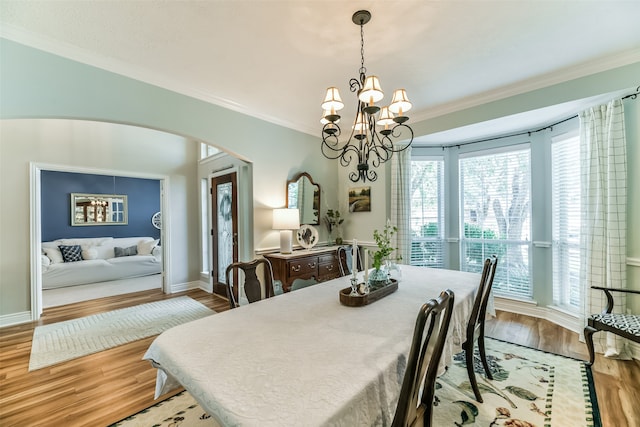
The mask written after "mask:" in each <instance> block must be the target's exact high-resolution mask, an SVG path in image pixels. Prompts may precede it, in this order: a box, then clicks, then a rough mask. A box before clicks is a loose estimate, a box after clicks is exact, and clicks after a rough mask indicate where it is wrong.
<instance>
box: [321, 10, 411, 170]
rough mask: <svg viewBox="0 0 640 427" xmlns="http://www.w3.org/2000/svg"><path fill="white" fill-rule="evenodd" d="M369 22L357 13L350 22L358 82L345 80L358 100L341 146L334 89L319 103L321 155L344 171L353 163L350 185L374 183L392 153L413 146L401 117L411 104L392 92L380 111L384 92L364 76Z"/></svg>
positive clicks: (402, 93)
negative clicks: (355, 31)
mask: <svg viewBox="0 0 640 427" xmlns="http://www.w3.org/2000/svg"><path fill="white" fill-rule="evenodd" d="M370 19H371V13H370V12H369V11H367V10H360V11H358V12H356V13H354V14H353V17H352V18H351V20H352V21H353V23H354V24H356V25H359V26H360V70H359V74H360V76H359V78H352V79H351V80H349V90H350V91H351V92H353V93H355V94H356V95H357V96H358V103H357V109H356V114H355V119H354V121H353V125H352V126H351V130H350V132H349V137H348V138H347V139H346V141H343V142H341V141H340V137H341V135H342V130H341V128H340V126H339V124H338V123H339V122H340V114H339V113H338V112H339V111H340V110H342V109H343V108H344V103H343V102H342V98H341V97H340V92H339V91H338V88H337V87H334V86H332V87H329V88H327V93H326V95H325V97H324V101H323V102H322V111H323V113H322V118H321V120H320V123H321V124H322V154H323V155H324V156H325V157H326V158H328V159H332V160H335V159H339V161H340V165H342V166H343V167H348V166H349V165H350V164H351V162H352V161H356V162H357V171H351V172H350V173H349V179H350V180H351V181H353V182H358V181H362V182H366V181H375V180H376V179H377V178H378V173H377V172H376V171H375V170H373V169H372V168H377V167H378V166H380V165H381V164H383V163H384V162H386V161H387V160H389V159H391V157H392V156H393V153H397V152H399V151H402V150H406V149H407V147H409V146H410V145H411V143H412V142H413V129H411V127H409V126H408V125H407V124H406V122H407V120H409V117H407V116H406V115H405V114H406V112H407V111H409V110H410V109H411V106H412V105H411V102H409V99H408V97H407V92H406V90H404V89H396V90H395V91H394V92H393V96H392V98H391V103H389V105H387V106H384V107H380V105H377V103H380V101H382V100H383V99H384V92H383V91H382V87H381V85H380V79H378V77H377V76H374V75H369V76H368V75H367V69H366V68H365V66H364V25H365V24H366V23H367V22H369V20H370Z"/></svg>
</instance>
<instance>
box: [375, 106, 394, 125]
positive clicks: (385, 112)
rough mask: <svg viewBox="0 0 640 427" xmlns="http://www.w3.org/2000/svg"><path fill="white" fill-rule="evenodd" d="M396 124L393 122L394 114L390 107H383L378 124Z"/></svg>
mask: <svg viewBox="0 0 640 427" xmlns="http://www.w3.org/2000/svg"><path fill="white" fill-rule="evenodd" d="M394 123H395V122H394V121H393V113H392V112H391V111H389V107H382V109H381V110H380V116H379V117H378V121H377V122H376V124H377V125H378V126H385V125H392V124H394Z"/></svg>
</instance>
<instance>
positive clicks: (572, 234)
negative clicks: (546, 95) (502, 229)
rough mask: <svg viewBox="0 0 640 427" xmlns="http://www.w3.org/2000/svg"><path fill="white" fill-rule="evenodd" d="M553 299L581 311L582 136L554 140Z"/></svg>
mask: <svg viewBox="0 0 640 427" xmlns="http://www.w3.org/2000/svg"><path fill="white" fill-rule="evenodd" d="M551 177H552V178H551V181H552V184H551V185H552V187H551V210H552V248H553V303H554V305H556V306H558V307H561V308H564V309H566V310H569V311H572V312H576V313H579V312H580V310H581V305H582V304H581V292H580V211H581V209H580V139H579V137H578V136H569V137H563V138H558V139H555V140H553V141H552V143H551Z"/></svg>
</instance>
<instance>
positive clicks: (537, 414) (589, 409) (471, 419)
mask: <svg viewBox="0 0 640 427" xmlns="http://www.w3.org/2000/svg"><path fill="white" fill-rule="evenodd" d="M485 343H486V347H487V359H488V361H489V366H490V367H491V371H492V372H493V376H494V379H493V381H489V380H486V378H485V377H484V375H483V373H484V371H483V370H482V367H481V364H480V359H479V358H478V357H476V362H477V363H476V366H474V368H475V370H476V372H477V374H476V378H477V379H478V383H479V387H480V391H481V393H482V398H483V400H484V403H478V402H477V401H476V400H475V399H474V397H473V392H472V391H471V386H470V384H469V378H468V376H467V369H466V365H465V361H464V360H465V358H464V353H459V354H457V355H456V356H455V357H454V363H453V365H452V366H450V367H449V369H448V370H447V372H446V373H445V374H444V375H442V376H441V377H439V378H438V381H437V384H436V399H435V406H434V416H433V425H434V426H509V427H533V426H536V427H555V426H558V427H567V426H571V427H582V426H584V427H601V422H600V414H599V412H598V404H597V401H596V395H595V389H594V387H593V380H592V377H591V370H590V368H589V367H587V366H586V365H585V364H584V363H583V362H582V361H580V360H576V359H571V358H568V357H564V356H558V355H556V354H551V353H545V352H542V351H539V350H535V349H532V348H529V347H523V346H519V345H517V344H511V343H507V342H503V341H499V340H494V339H491V338H487V339H486V341H485ZM476 356H477V354H476ZM116 426H117V427H143V426H183V427H197V426H203V427H204V426H206V427H219V424H218V423H216V421H215V420H214V419H213V418H211V417H210V416H209V415H207V413H206V412H205V411H204V410H203V409H202V408H201V407H200V406H199V405H198V403H197V402H196V401H195V400H194V399H193V397H191V396H190V395H189V393H187V392H186V391H185V392H182V393H180V394H178V395H176V396H174V397H172V398H170V399H168V400H165V401H163V402H160V403H158V404H156V405H155V406H152V407H150V408H148V409H145V410H144V411H141V412H139V413H137V414H135V415H133V416H131V417H129V418H127V419H125V420H122V421H120V422H118V423H116V424H113V426H112V427H116Z"/></svg>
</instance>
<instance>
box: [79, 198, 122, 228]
mask: <svg viewBox="0 0 640 427" xmlns="http://www.w3.org/2000/svg"><path fill="white" fill-rule="evenodd" d="M127 223H128V218H127V196H126V195H124V194H87V193H71V225H73V226H85V225H127Z"/></svg>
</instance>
